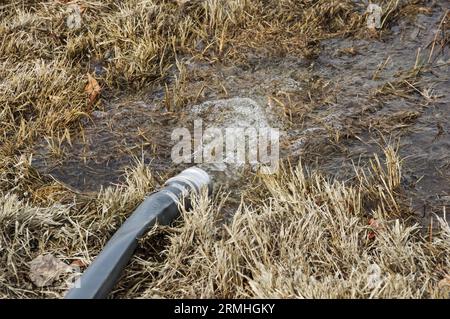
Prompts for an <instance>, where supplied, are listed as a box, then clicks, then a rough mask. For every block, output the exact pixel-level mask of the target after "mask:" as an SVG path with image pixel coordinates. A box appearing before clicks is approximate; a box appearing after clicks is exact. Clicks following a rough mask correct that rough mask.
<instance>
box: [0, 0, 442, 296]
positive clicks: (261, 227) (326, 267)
mask: <svg viewBox="0 0 450 319" xmlns="http://www.w3.org/2000/svg"><path fill="white" fill-rule="evenodd" d="M416 2H418V1H393V0H389V1H388V0H386V1H383V3H384V4H386V5H387V6H388V7H389V8H391V9H392V10H389V11H387V14H386V15H385V16H384V21H385V26H387V25H388V24H389V23H391V22H392V21H394V20H395V19H396V18H397V17H398V16H399V15H400V14H402V9H404V8H405V7H408V6H409V7H411V4H413V3H416ZM69 5H79V6H80V10H81V11H82V14H81V17H82V23H81V27H80V28H77V29H70V28H68V27H67V25H66V19H67V16H68V9H69ZM364 23H365V17H364V8H363V7H362V6H361V5H358V4H356V3H355V2H354V1H350V0H345V1H328V0H319V1H312V0H302V1H294V0H272V1H263V0H254V1H249V0H228V1H225V0H205V1H200V0H191V1H187V2H186V3H185V4H184V5H182V6H180V5H178V4H177V2H176V1H169V0H167V1H162V0H161V1H157V0H148V1H143V0H127V1H117V0H105V1H81V0H80V1H70V2H68V3H66V1H56V0H55V1H31V0H28V1H9V2H8V3H7V4H1V5H0V39H1V40H0V106H1V107H0V123H1V126H0V297H4V298H33V297H61V295H62V294H63V292H64V289H65V286H64V283H63V282H62V280H60V281H58V282H57V283H55V284H54V285H52V286H49V287H45V288H37V287H35V286H34V285H33V284H32V283H31V281H30V279H29V262H30V261H31V260H32V259H33V258H35V257H36V256H38V255H41V254H45V253H52V254H54V255H55V256H56V257H58V258H60V259H62V260H64V261H65V262H67V263H70V262H71V261H73V260H78V261H81V262H82V263H86V264H88V263H89V262H90V261H92V259H93V258H94V257H95V255H96V254H97V253H98V252H99V250H100V249H101V247H102V246H103V245H104V243H105V241H106V240H107V238H109V237H110V236H111V234H112V233H113V232H114V231H115V230H116V229H117V228H118V226H119V225H120V224H121V222H122V221H123V220H124V218H126V216H128V215H129V214H130V212H131V211H132V210H133V208H134V207H135V206H136V205H137V204H138V203H139V202H140V201H141V200H142V198H143V197H144V196H145V194H146V193H148V192H149V191H151V190H153V189H154V188H155V187H156V181H155V180H154V178H153V176H152V174H151V172H150V171H149V170H148V168H146V167H145V166H144V165H143V164H142V163H138V164H137V165H135V167H134V168H133V169H132V170H130V171H129V172H128V173H127V176H126V178H125V182H124V184H123V185H122V186H116V187H111V188H108V189H106V190H102V191H101V192H99V193H98V194H96V195H91V196H87V195H83V194H79V193H77V192H74V191H72V190H70V189H67V188H66V187H65V186H63V185H61V184H60V183H58V182H56V181H54V180H52V179H50V178H49V177H47V176H41V175H40V174H39V173H38V172H36V171H35V170H34V169H33V167H32V166H31V159H32V156H33V143H34V142H35V141H36V140H37V139H40V138H42V139H45V140H47V142H48V144H49V145H50V146H51V149H52V152H53V153H54V154H55V155H56V156H61V155H62V153H61V152H62V150H61V147H60V146H61V145H62V143H63V142H68V143H70V141H71V137H72V136H74V135H76V134H78V133H79V132H80V129H81V126H82V121H81V119H83V118H86V117H89V116H90V114H91V112H92V111H93V110H95V109H97V108H100V107H101V104H102V100H103V99H106V98H109V97H111V96H115V95H120V94H121V92H127V93H128V92H129V93H131V92H133V91H138V90H141V89H143V88H149V87H152V86H153V85H157V84H159V85H163V86H164V85H165V86H166V87H167V89H166V97H165V102H166V104H167V105H166V106H167V108H168V109H169V110H172V111H176V110H177V109H179V108H182V107H183V106H184V105H185V104H186V103H187V102H188V100H187V98H186V94H185V93H186V92H185V91H184V83H183V82H184V80H185V70H184V67H183V65H182V63H181V62H180V60H181V57H182V56H184V55H190V56H195V57H196V58H197V59H200V60H202V61H205V62H210V63H214V62H216V61H227V62H229V63H246V58H247V55H248V54H250V53H252V52H256V53H258V54H259V53H261V52H263V53H264V54H266V55H285V54H287V53H289V54H297V55H302V56H304V57H305V58H309V59H312V58H314V57H315V56H316V55H317V53H318V52H319V50H320V45H319V41H320V40H321V39H325V38H328V37H333V36H336V35H341V36H358V37H362V36H367V35H366V34H365V30H364V28H363V27H364ZM381 33H382V31H381ZM87 73H89V74H92V75H93V76H94V77H95V78H96V79H97V81H98V82H99V84H100V86H101V87H102V95H101V97H100V100H99V101H97V102H96V103H94V104H92V103H91V102H90V101H89V100H88V97H87V95H86V92H85V91H84V89H85V85H86V83H87V76H86V74H87ZM394 88H395V86H394ZM386 89H388V90H390V89H389V88H386ZM392 90H394V89H392ZM391 93H392V94H395V92H394V91H392V92H391ZM286 114H291V116H292V110H286ZM386 158H387V166H386V165H382V164H381V162H380V160H378V159H375V160H374V162H373V166H372V168H371V169H370V170H365V171H362V170H358V174H357V176H358V181H357V182H355V183H352V184H345V183H342V182H337V181H333V180H328V179H327V178H325V177H323V176H320V175H319V174H317V173H306V172H305V171H304V170H303V169H301V168H300V166H298V167H293V168H290V169H287V170H286V171H284V172H281V173H280V174H279V175H278V176H273V177H270V178H267V179H264V180H261V181H259V182H258V183H256V184H253V185H251V186H249V187H248V189H247V192H248V193H249V194H250V195H252V194H253V196H250V197H251V198H250V200H249V201H245V202H243V203H242V205H241V207H240V208H239V210H238V211H237V212H236V214H235V215H234V217H233V218H232V220H231V221H230V222H228V223H225V224H224V223H223V222H219V221H220V220H221V218H222V214H221V212H222V208H223V205H224V204H225V203H224V201H223V200H220V197H221V196H223V194H222V193H220V194H218V195H217V198H216V199H215V200H214V201H212V202H210V201H208V200H207V199H205V198H202V199H201V200H199V201H198V204H197V205H196V207H195V209H194V210H193V212H190V213H184V214H183V220H182V221H180V222H178V223H177V225H175V226H176V227H171V228H163V229H156V230H153V231H152V232H151V233H150V234H149V235H148V236H147V237H146V238H145V239H144V240H143V241H142V243H141V248H142V249H140V251H139V253H138V255H137V257H135V258H134V259H133V261H132V263H131V266H130V268H129V269H128V270H127V271H126V273H125V274H124V277H123V280H122V281H121V282H120V284H119V286H118V290H117V291H116V292H115V296H120V297H157V296H160V297H169V298H171V297H355V298H356V297H358V298H360V297H405V298H416V297H417V298H419V297H444V296H447V295H446V293H447V292H446V291H445V290H443V289H442V288H438V282H439V281H440V280H441V279H442V278H444V277H445V275H446V273H445V271H446V270H447V269H449V265H450V261H449V259H448V255H446V252H448V251H449V248H450V247H449V245H450V244H449V239H450V230H449V226H448V225H447V224H445V223H444V222H443V221H442V223H441V225H440V231H438V232H436V231H435V232H434V233H433V235H432V236H430V238H424V237H423V236H424V235H423V233H422V232H420V231H419V227H418V226H417V225H415V224H414V223H412V222H411V220H409V219H405V218H404V217H405V214H406V215H407V214H408V212H406V211H405V208H404V207H402V204H401V200H400V198H401V197H400V196H398V195H399V192H400V190H399V183H400V182H399V181H400V163H399V161H398V158H397V155H396V154H395V152H394V151H393V150H392V149H388V150H387V153H386ZM256 188H259V189H260V190H259V191H258V192H257V193H252V190H254V189H256ZM261 192H262V193H263V194H260V193H261ZM400 217H401V218H400ZM370 218H373V219H375V220H376V222H377V225H381V226H379V227H376V229H371V227H372V226H369V225H368V223H369V220H370ZM372 233H373V234H375V235H371V236H369V234H372ZM368 236H369V237H371V238H370V239H369V238H368ZM144 248H145V249H144ZM161 251H162V252H161ZM370 272H372V273H371V274H369V273H370ZM377 276H378V277H377Z"/></svg>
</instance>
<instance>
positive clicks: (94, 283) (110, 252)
mask: <svg viewBox="0 0 450 319" xmlns="http://www.w3.org/2000/svg"><path fill="white" fill-rule="evenodd" d="M203 187H207V188H208V192H209V193H211V189H212V182H211V178H210V177H209V175H208V174H207V173H206V172H205V171H203V170H202V169H200V168H197V167H191V168H188V169H186V170H184V171H182V172H181V173H180V174H179V175H177V176H175V177H173V178H171V179H169V180H168V181H167V182H166V183H165V187H164V188H163V189H162V190H160V191H158V192H156V193H153V194H151V195H149V196H148V197H147V198H146V199H145V200H144V201H143V202H142V204H141V205H139V206H138V207H137V208H136V210H135V211H134V212H133V213H132V214H131V216H130V217H129V218H128V219H127V220H126V221H125V222H124V224H123V225H122V226H121V227H120V228H119V229H118V230H117V232H116V233H115V234H114V235H113V236H112V237H111V239H110V240H109V241H108V243H107V244H106V245H105V247H104V248H103V250H102V251H101V252H100V254H99V255H98V256H97V257H96V258H95V260H94V261H93V262H92V264H91V265H90V266H89V267H88V268H87V269H86V271H85V272H84V273H83V274H82V276H81V277H80V278H79V279H78V281H77V282H76V283H75V285H74V288H72V289H71V290H70V291H69V292H68V293H67V294H66V296H65V299H102V298H106V297H107V296H108V294H109V292H110V291H111V290H112V289H113V288H114V286H115V284H116V282H117V280H118V279H119V277H120V274H121V273H122V270H123V269H124V268H125V266H126V265H127V263H128V261H129V260H130V258H131V256H132V255H133V253H134V251H135V249H136V247H137V245H138V239H139V238H141V237H142V236H143V235H144V234H145V233H146V232H147V231H148V230H149V229H150V228H151V227H152V226H154V225H155V224H156V223H158V224H159V225H168V224H169V223H170V222H172V221H173V220H174V219H175V218H176V217H177V216H179V214H180V205H179V204H180V200H184V207H185V208H186V209H189V208H190V206H191V203H190V201H189V195H190V194H191V193H192V192H195V193H199V192H200V190H201V189H202V188H203Z"/></svg>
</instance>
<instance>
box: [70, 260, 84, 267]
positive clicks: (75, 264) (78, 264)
mask: <svg viewBox="0 0 450 319" xmlns="http://www.w3.org/2000/svg"><path fill="white" fill-rule="evenodd" d="M70 266H71V267H78V268H85V267H86V266H87V264H86V263H85V262H84V261H82V260H81V259H75V260H74V261H72V263H71V264H70Z"/></svg>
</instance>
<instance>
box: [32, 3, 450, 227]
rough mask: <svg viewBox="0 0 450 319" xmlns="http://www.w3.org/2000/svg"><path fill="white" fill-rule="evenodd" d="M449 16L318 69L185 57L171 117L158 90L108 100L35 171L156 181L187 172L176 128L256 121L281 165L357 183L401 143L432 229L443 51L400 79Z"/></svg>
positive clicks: (328, 52)
mask: <svg viewBox="0 0 450 319" xmlns="http://www.w3.org/2000/svg"><path fill="white" fill-rule="evenodd" d="M448 7H449V4H448V2H447V1H437V2H436V5H435V6H434V7H433V8H432V11H431V12H430V14H418V15H417V16H416V17H414V18H403V19H401V20H400V21H398V23H397V24H395V25H393V26H392V27H391V30H389V32H388V34H385V35H383V37H382V39H377V38H369V37H366V38H364V39H356V38H345V39H342V38H339V39H330V40H325V41H323V42H322V43H321V53H320V54H319V56H318V57H317V58H316V59H314V60H307V59H304V58H300V57H293V56H283V57H271V56H270V57H269V56H260V55H249V56H248V57H247V61H246V63H245V64H241V65H225V64H220V63H215V64H207V63H204V62H199V61H196V60H195V59H193V58H190V57H185V58H184V59H183V61H182V62H183V63H184V66H185V68H186V74H187V75H186V79H185V81H184V83H183V86H182V93H183V95H184V98H185V102H184V104H185V105H184V107H183V108H182V109H180V110H177V111H176V112H173V113H172V112H168V111H167V110H166V109H165V103H164V94H163V93H162V92H163V91H161V89H154V90H149V92H146V93H145V95H143V96H139V97H125V98H123V99H119V100H117V101H110V102H109V103H108V104H106V105H105V107H104V109H102V110H100V111H96V112H94V113H93V114H92V120H91V121H89V122H88V123H85V125H84V131H83V133H82V134H81V133H80V136H79V137H77V139H76V140H72V141H71V145H70V144H69V143H65V144H64V147H63V149H64V154H60V155H58V156H55V155H54V154H52V153H51V151H50V148H49V147H48V145H47V143H46V142H42V143H41V144H40V146H39V147H38V148H37V150H36V156H35V160H34V165H35V167H36V168H37V169H38V170H40V171H42V172H44V173H47V174H50V175H52V176H54V177H55V178H56V179H58V180H60V181H62V182H64V183H66V184H67V185H69V186H71V187H73V188H76V189H78V190H81V191H95V190H98V188H99V187H100V186H107V185H109V184H111V183H117V182H120V181H121V178H122V177H121V176H122V174H123V170H124V168H125V167H127V166H128V165H129V164H130V163H131V162H132V161H133V158H135V157H138V158H143V159H144V160H145V162H146V163H148V164H149V165H150V166H151V167H152V169H153V170H154V171H155V172H156V173H157V174H161V175H162V176H163V177H162V179H163V178H164V176H165V175H172V174H174V173H175V172H177V171H179V170H180V169H182V167H184V166H182V165H179V166H177V165H173V163H172V161H171V158H170V153H171V148H172V146H173V144H174V142H172V141H171V139H170V135H171V133H172V130H173V129H174V128H176V127H188V128H189V129H190V130H191V129H192V125H193V123H192V122H193V120H195V118H197V117H199V118H202V119H203V122H204V126H206V127H208V126H217V125H218V123H219V124H220V125H222V124H223V125H225V126H227V125H230V123H233V121H231V122H230V121H229V120H228V121H223V119H224V118H227V119H229V118H233V117H235V118H236V119H237V118H239V121H238V122H239V125H240V126H244V127H245V126H246V125H251V123H250V122H251V121H254V120H255V119H259V120H260V121H262V122H263V123H266V124H267V125H269V126H270V127H272V128H278V129H280V131H281V132H282V135H281V155H282V157H291V158H293V159H297V158H299V157H302V158H303V161H304V162H305V163H306V164H309V165H313V166H315V167H316V168H318V169H320V170H322V171H324V172H325V173H327V174H331V175H333V176H335V177H337V178H340V179H344V180H345V179H349V178H351V177H352V172H353V164H352V163H353V162H360V163H361V164H364V163H365V162H367V160H368V159H369V158H371V157H372V156H373V154H374V153H378V154H380V147H379V146H380V145H385V144H386V141H398V143H399V146H400V154H401V156H402V157H403V158H404V169H403V183H404V188H405V191H406V192H407V193H408V195H409V196H408V198H410V199H411V207H412V208H414V209H415V210H416V211H417V214H420V215H422V214H423V215H424V220H428V219H429V218H430V216H431V215H432V214H433V213H438V214H442V211H443V208H444V207H447V208H448V206H449V205H450V127H449V123H450V121H449V120H450V52H449V46H448V44H446V45H445V46H444V47H443V48H442V49H441V47H440V46H439V45H438V44H437V45H436V47H435V49H434V54H433V56H432V64H431V67H428V68H427V69H426V70H424V71H423V72H422V73H421V74H420V75H419V76H418V77H417V78H411V77H408V76H407V73H408V71H410V70H412V69H414V66H415V65H416V63H422V62H423V61H425V62H426V61H427V60H428V58H429V54H430V48H431V45H430V44H431V43H432V41H433V39H434V38H435V35H436V33H438V29H439V24H440V21H441V19H442V17H443V12H444V10H445V9H446V8H448ZM419 49H420V52H419V56H418V57H417V54H418V50H419ZM405 81H407V82H405ZM405 92H406V93H405ZM236 98H239V99H244V100H245V99H249V100H251V101H252V102H251V103H256V104H257V105H258V106H259V107H258V108H255V110H256V109H257V110H258V112H255V114H252V116H249V117H248V118H247V123H246V118H245V116H244V118H243V119H242V115H243V114H245V110H246V109H247V106H248V105H247V106H246V105H244V106H242V108H241V109H234V110H230V109H229V108H220V107H217V105H219V106H220V105H221V104H220V103H222V102H223V101H224V100H227V99H232V100H233V99H236ZM215 101H219V102H215ZM220 101H222V102H220ZM205 102H206V104H205ZM249 103H250V102H249ZM200 106H201V107H200ZM199 108H201V109H202V112H200V113H198V114H197V113H196V112H194V111H195V110H198V109H199ZM196 114H197V115H196ZM241 120H243V122H242V121H241ZM234 123H236V121H234Z"/></svg>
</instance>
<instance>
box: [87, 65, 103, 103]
mask: <svg viewBox="0 0 450 319" xmlns="http://www.w3.org/2000/svg"><path fill="white" fill-rule="evenodd" d="M87 77H88V83H87V84H86V87H85V88H84V90H85V92H86V93H87V94H88V100H89V105H90V106H92V105H93V104H94V103H95V102H96V101H97V99H98V97H99V96H100V92H101V87H100V84H98V82H97V80H96V79H95V78H94V77H93V76H92V75H90V74H89V73H88V74H87Z"/></svg>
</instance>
